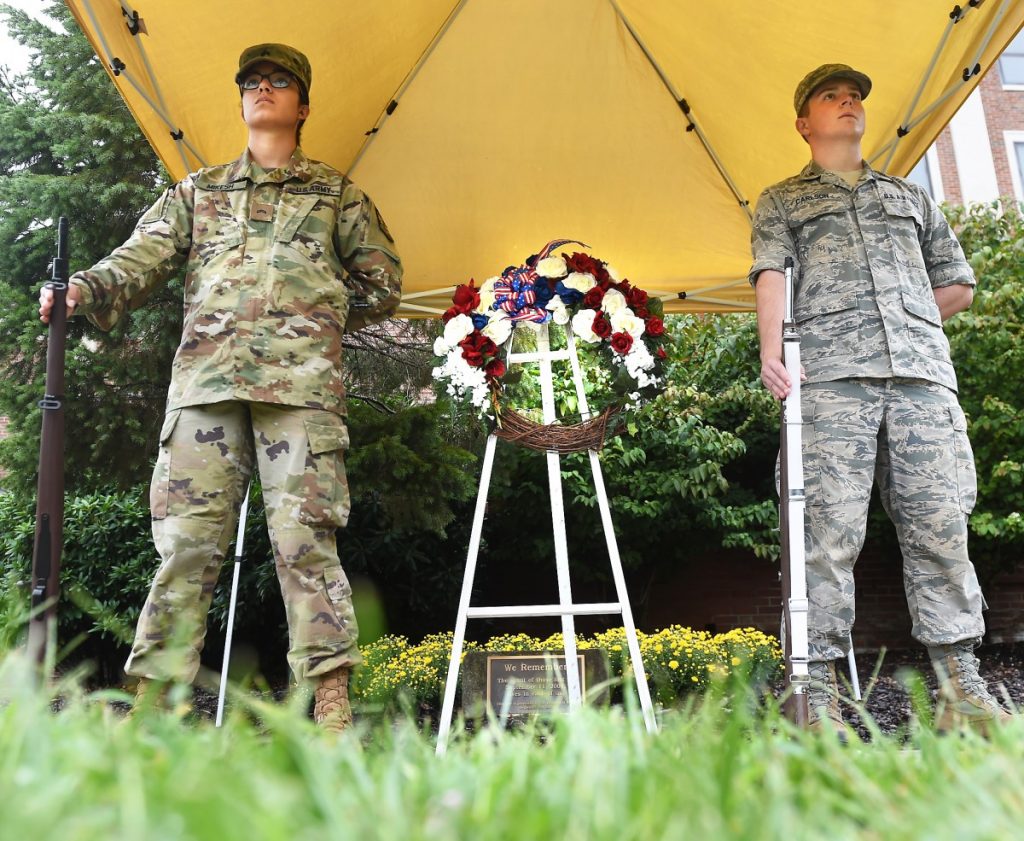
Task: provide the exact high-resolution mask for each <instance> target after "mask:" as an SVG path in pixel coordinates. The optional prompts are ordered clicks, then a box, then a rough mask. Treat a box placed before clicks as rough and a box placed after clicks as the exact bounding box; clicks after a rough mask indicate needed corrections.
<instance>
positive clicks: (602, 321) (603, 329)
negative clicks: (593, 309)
mask: <svg viewBox="0 0 1024 841" xmlns="http://www.w3.org/2000/svg"><path fill="white" fill-rule="evenodd" d="M590 329H591V330H593V331H594V335H596V336H597V337H598V338H600V339H607V338H608V337H609V336H610V335H611V334H612V323H611V322H610V321H609V320H608V316H606V315H605V314H604V313H603V312H599V313H598V314H597V315H595V316H594V323H593V324H591V325H590Z"/></svg>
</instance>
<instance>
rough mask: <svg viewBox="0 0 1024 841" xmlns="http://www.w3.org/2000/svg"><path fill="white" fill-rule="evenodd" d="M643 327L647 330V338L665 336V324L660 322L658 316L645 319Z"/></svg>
mask: <svg viewBox="0 0 1024 841" xmlns="http://www.w3.org/2000/svg"><path fill="white" fill-rule="evenodd" d="M644 327H645V328H646V330H647V335H648V336H664V335H665V322H664V321H662V320H661V319H660V318H658V316H656V315H652V316H651V317H650V318H648V319H647V321H646V323H645V324H644Z"/></svg>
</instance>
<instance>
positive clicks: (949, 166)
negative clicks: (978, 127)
mask: <svg viewBox="0 0 1024 841" xmlns="http://www.w3.org/2000/svg"><path fill="white" fill-rule="evenodd" d="M935 154H936V155H937V156H938V158H939V172H940V174H941V177H942V192H943V199H944V200H945V201H946V202H948V203H949V204H963V200H964V198H963V193H962V192H961V190H960V171H959V170H958V169H957V166H956V155H954V154H953V135H952V134H951V133H950V131H949V126H946V127H945V128H944V129H943V130H942V133H941V134H940V135H939V137H938V139H937V140H936V141H935Z"/></svg>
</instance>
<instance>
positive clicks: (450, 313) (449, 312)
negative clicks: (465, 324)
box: [441, 307, 462, 324]
mask: <svg viewBox="0 0 1024 841" xmlns="http://www.w3.org/2000/svg"><path fill="white" fill-rule="evenodd" d="M457 315H462V310H459V309H456V308H455V307H448V309H446V310H445V311H444V315H442V316H441V321H443V322H444V323H445V324H447V323H448V322H449V321H451V320H452V319H453V318H455V316H457Z"/></svg>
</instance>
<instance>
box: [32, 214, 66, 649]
mask: <svg viewBox="0 0 1024 841" xmlns="http://www.w3.org/2000/svg"><path fill="white" fill-rule="evenodd" d="M46 287H47V288H48V289H50V290H52V291H53V309H52V310H51V311H50V329H49V334H48V337H47V346H46V390H45V393H44V394H43V399H42V400H40V401H39V407H40V408H41V409H42V410H43V430H42V439H41V441H40V446H39V486H38V494H37V497H36V541H35V552H34V554H33V557H32V615H31V618H30V619H29V626H28V651H29V655H30V656H31V657H32V658H33V659H34V660H35V661H36V662H38V663H40V664H41V663H43V661H44V659H45V656H46V643H47V640H48V639H49V636H50V633H51V632H52V633H56V618H57V599H58V597H59V595H60V556H61V549H62V548H63V545H64V343H65V341H64V340H65V331H66V327H67V310H66V297H67V289H68V220H67V219H66V218H64V217H63V216H61V217H60V220H59V221H58V222H57V254H56V256H55V257H54V258H53V262H52V263H51V266H50V281H49V282H48V283H47V284H46Z"/></svg>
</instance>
